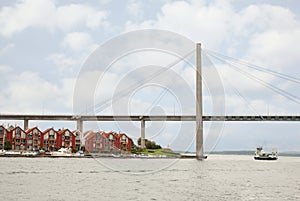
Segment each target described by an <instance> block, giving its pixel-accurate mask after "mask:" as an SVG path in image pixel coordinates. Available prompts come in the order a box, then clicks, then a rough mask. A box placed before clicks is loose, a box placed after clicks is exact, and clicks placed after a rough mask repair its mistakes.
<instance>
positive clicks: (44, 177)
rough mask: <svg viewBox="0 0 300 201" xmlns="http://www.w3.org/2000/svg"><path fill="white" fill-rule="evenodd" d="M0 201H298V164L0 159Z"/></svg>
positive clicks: (212, 159) (216, 159)
mask: <svg viewBox="0 0 300 201" xmlns="http://www.w3.org/2000/svg"><path fill="white" fill-rule="evenodd" d="M0 197H1V198H0V200H105V201H106V200H111V201H114V200H138V201H140V200H172V201H173V200H178V201H181V200H189V201H190V200H230V201H231V200H300V158H299V157H279V160H277V161H255V160H253V156H241V155H210V156H209V157H208V159H206V160H204V161H197V160H195V159H147V158H139V159H121V158H0Z"/></svg>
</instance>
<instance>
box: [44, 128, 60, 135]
mask: <svg viewBox="0 0 300 201" xmlns="http://www.w3.org/2000/svg"><path fill="white" fill-rule="evenodd" d="M50 130H53V131H54V132H55V133H56V134H57V131H56V130H54V128H47V129H46V130H44V132H42V134H46V133H48V132H49V131H50Z"/></svg>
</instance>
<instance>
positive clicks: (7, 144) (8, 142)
mask: <svg viewBox="0 0 300 201" xmlns="http://www.w3.org/2000/svg"><path fill="white" fill-rule="evenodd" d="M11 148H12V146H11V142H10V141H6V142H5V143H4V149H5V150H11Z"/></svg>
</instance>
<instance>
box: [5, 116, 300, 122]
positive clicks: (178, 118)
mask: <svg viewBox="0 0 300 201" xmlns="http://www.w3.org/2000/svg"><path fill="white" fill-rule="evenodd" d="M202 119H203V121H300V116H203V117H202ZM0 120H24V121H29V120H30V121H32V120H38V121H82V122H84V121H142V120H143V121H196V116H193V115H190V116H189V115H187V116H179V115H175V116H173V115H169V116H155V115H153V116H147V115H146V116H142V115H140V116H139V115H132V116H126V115H124V116H122V115H114V116H103V115H101V116H100V115H99V116H93V115H81V116H76V115H4V114H0Z"/></svg>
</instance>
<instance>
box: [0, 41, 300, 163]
mask: <svg viewBox="0 0 300 201" xmlns="http://www.w3.org/2000/svg"><path fill="white" fill-rule="evenodd" d="M205 51H206V54H207V55H210V56H211V57H214V58H215V59H217V60H219V61H222V62H224V63H226V64H228V66H229V67H230V68H232V69H233V70H235V71H237V72H239V73H241V74H243V75H244V76H246V77H248V78H249V79H252V80H254V81H256V82H258V83H260V84H262V85H263V86H265V87H267V88H269V89H270V90H272V91H273V92H276V93H277V94H279V95H281V96H283V97H285V98H287V99H289V100H290V101H293V102H294V103H297V104H300V98H298V97H297V96H295V95H293V94H291V93H289V92H287V91H285V90H282V89H280V88H279V87H277V86H274V85H272V84H270V83H267V82H266V81H264V80H263V79H260V78H257V77H255V76H253V75H251V74H249V73H248V72H246V71H244V70H243V69H240V68H238V67H237V65H239V64H242V65H245V66H246V67H248V68H250V69H254V70H257V71H260V72H262V73H268V74H271V75H274V76H277V77H279V78H282V79H285V80H288V81H291V82H294V83H297V84H300V79H298V78H296V77H293V76H289V75H286V74H283V73H279V72H276V71H273V70H269V69H266V68H262V67H260V66H256V65H252V64H250V63H247V62H244V61H240V60H235V59H234V58H232V57H228V56H225V55H221V54H219V53H216V52H213V51H210V50H205ZM201 68H202V61H201V44H199V43H198V44H196V111H195V112H196V115H18V114H14V115H12V114H0V120H22V121H24V129H27V128H28V125H29V121H33V120H38V121H74V122H77V129H78V130H80V131H83V123H84V122H88V121H139V122H141V147H142V148H144V147H145V122H146V121H191V122H196V158H197V159H199V160H201V159H203V158H205V157H204V154H203V153H204V152H203V122H204V121H300V116H297V115H231V116H230V115H223V116H222V115H219V116H218V115H211V116H209V115H203V109H202V106H203V100H202V74H201V72H202V69H201ZM233 90H234V91H235V93H236V94H237V95H238V96H240V98H241V99H244V100H245V98H244V97H243V96H242V95H241V93H240V92H239V91H238V90H237V89H236V88H235V87H233Z"/></svg>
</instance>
